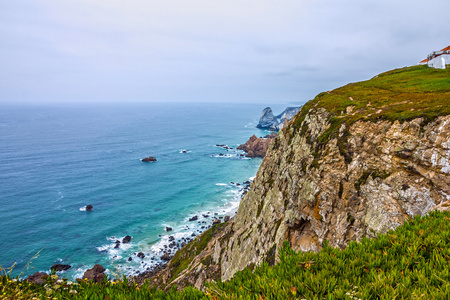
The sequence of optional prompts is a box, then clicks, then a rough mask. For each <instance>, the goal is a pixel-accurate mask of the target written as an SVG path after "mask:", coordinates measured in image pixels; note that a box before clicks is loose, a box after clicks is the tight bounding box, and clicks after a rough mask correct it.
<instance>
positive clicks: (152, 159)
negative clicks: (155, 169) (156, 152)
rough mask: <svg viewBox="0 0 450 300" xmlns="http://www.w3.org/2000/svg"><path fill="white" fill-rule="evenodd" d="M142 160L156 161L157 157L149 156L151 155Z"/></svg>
mask: <svg viewBox="0 0 450 300" xmlns="http://www.w3.org/2000/svg"><path fill="white" fill-rule="evenodd" d="M141 161H143V162H151V161H156V158H154V157H153V156H149V157H146V158H143V159H141Z"/></svg>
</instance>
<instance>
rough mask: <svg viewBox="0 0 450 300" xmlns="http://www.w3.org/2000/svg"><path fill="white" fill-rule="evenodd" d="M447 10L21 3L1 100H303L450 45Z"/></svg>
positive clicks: (294, 2)
mask: <svg viewBox="0 0 450 300" xmlns="http://www.w3.org/2000/svg"><path fill="white" fill-rule="evenodd" d="M448 11H450V2H448V1H444V0H432V1H428V2H427V4H426V6H424V5H423V2H422V1H408V2H406V3H405V2H403V1H387V0H382V1H373V0H369V1H357V0H350V1H343V2H335V1H331V0H324V1H312V0H286V1H280V2H275V1H268V0H265V1H254V0H250V1H236V0H229V1H226V2H221V1H217V2H211V1H202V0H191V1H189V2H181V1H173V0H168V1H164V2H160V1H151V0H149V1H144V0H133V1H128V2H126V3H125V2H123V1H119V0H115V1H111V0H110V1H106V0H89V1H88V0H67V1H64V2H62V1H58V0H44V1H39V3H37V2H36V1H31V0H17V1H3V2H2V3H1V4H0V25H1V26H0V42H1V45H2V47H1V48H0V65H1V68H0V103H1V104H5V103H28V104H30V103H34V104H39V103H91V102H92V103H121V102H136V103H146V102H226V103H229V102H232V103H261V104H268V105H269V104H271V103H302V102H305V101H307V100H309V99H312V98H313V97H314V96H315V95H316V94H318V93H320V92H322V91H326V90H330V89H334V88H337V87H339V86H341V85H344V84H347V83H349V82H355V81H362V80H367V79H370V78H371V77H373V76H375V75H376V74H379V73H381V72H384V71H387V70H390V69H394V68H400V67H404V66H411V65H414V64H416V63H418V62H419V61H420V60H422V59H424V58H426V56H427V55H428V54H429V53H430V52H432V51H434V50H440V49H442V48H444V47H446V46H448V45H450V40H449V39H448V38H449V37H450V28H448V26H446V25H447V24H446V20H447V14H448Z"/></svg>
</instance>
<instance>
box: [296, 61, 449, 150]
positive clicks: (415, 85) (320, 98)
mask: <svg viewBox="0 0 450 300" xmlns="http://www.w3.org/2000/svg"><path fill="white" fill-rule="evenodd" d="M317 107H323V108H325V109H326V110H327V111H329V112H330V113H331V119H330V122H331V126H330V128H329V129H328V130H327V131H326V132H325V133H324V134H323V136H322V137H320V138H319V140H320V141H322V142H323V141H326V140H327V139H328V138H329V137H332V136H334V134H335V133H336V131H337V129H338V128H339V127H340V126H341V124H343V123H346V125H347V128H348V126H350V125H351V124H353V123H354V122H356V121H358V120H371V121H377V120H391V121H394V120H399V121H404V120H411V119H414V118H418V117H423V118H424V119H425V122H429V121H432V120H433V119H435V118H436V117H438V116H442V115H448V114H450V68H447V69H444V70H440V69H433V68H428V67H427V66H413V67H406V68H402V69H396V70H392V71H388V72H385V73H382V74H380V75H378V76H375V77H374V78H372V79H370V80H367V81H361V82H357V83H350V84H348V85H345V86H343V87H340V88H337V89H335V90H332V91H329V92H323V93H320V94H319V95H317V96H316V97H315V98H314V99H313V100H311V101H309V102H308V103H307V104H306V105H305V106H304V107H303V108H302V110H301V112H300V113H299V114H298V115H297V116H296V118H295V120H294V121H293V126H294V128H295V129H296V130H299V129H300V126H301V123H302V122H303V120H304V118H305V116H306V114H307V112H308V111H309V109H311V108H317ZM347 107H352V109H353V110H352V112H351V113H349V114H347V113H346V109H347Z"/></svg>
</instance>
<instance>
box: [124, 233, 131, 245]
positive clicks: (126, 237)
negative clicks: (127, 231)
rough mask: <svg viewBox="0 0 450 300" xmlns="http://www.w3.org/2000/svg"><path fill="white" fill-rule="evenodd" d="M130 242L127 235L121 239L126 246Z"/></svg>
mask: <svg viewBox="0 0 450 300" xmlns="http://www.w3.org/2000/svg"><path fill="white" fill-rule="evenodd" d="M130 241H131V236H129V235H127V236H125V237H124V238H123V239H122V243H124V244H127V243H129V242H130Z"/></svg>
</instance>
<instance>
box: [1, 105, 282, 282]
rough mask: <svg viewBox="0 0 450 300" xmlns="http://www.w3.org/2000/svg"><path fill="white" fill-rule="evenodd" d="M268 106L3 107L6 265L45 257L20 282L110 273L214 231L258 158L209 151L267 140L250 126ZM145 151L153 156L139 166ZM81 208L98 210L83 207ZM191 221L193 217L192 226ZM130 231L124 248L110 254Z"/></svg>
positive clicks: (142, 264) (148, 262) (140, 267)
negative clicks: (55, 273) (38, 276)
mask: <svg viewBox="0 0 450 300" xmlns="http://www.w3.org/2000/svg"><path fill="white" fill-rule="evenodd" d="M263 108H264V106H259V105H254V104H253V105H246V104H240V105H236V104H145V105H143V104H134V105H119V104H117V105H106V106H100V105H85V106H21V107H19V106H4V105H3V106H1V107H0V203H1V209H0V226H1V228H2V230H0V241H1V243H0V249H1V251H0V264H1V266H2V267H9V266H11V265H13V264H14V263H17V265H16V266H15V268H14V273H13V274H14V275H18V274H19V273H20V271H21V270H22V269H23V268H24V266H25V264H26V263H27V262H28V261H29V260H30V258H32V257H33V255H34V254H36V253H37V252H38V251H40V250H41V252H40V254H39V257H38V258H37V259H35V260H33V261H32V264H31V266H32V267H34V269H28V270H25V272H24V273H25V274H26V275H27V274H31V273H34V272H35V271H38V270H39V271H49V267H50V266H51V265H53V264H55V263H63V264H69V265H71V266H72V268H71V269H70V270H69V271H67V272H65V273H64V276H65V277H69V278H75V277H81V276H82V274H83V272H84V271H85V270H86V269H88V268H91V267H92V266H93V265H94V264H96V263H100V264H102V265H103V266H104V267H105V268H107V269H108V273H109V274H110V275H114V274H127V275H132V274H137V272H142V271H144V270H146V269H148V268H151V266H153V265H154V264H155V263H158V262H159V261H160V260H159V257H160V256H161V255H162V250H163V249H164V245H167V244H168V238H169V236H170V235H172V236H174V237H175V241H176V242H177V243H181V242H182V241H183V240H182V239H183V238H187V237H190V236H191V235H192V233H196V234H198V233H199V232H200V231H203V230H204V229H205V228H201V226H205V227H207V226H210V223H211V221H212V216H213V215H214V213H217V215H216V217H219V216H222V217H223V216H225V215H233V214H234V211H235V210H236V208H237V205H238V201H239V199H240V194H241V193H242V189H241V188H240V187H239V186H236V185H235V184H231V183H230V182H234V183H237V182H239V183H242V182H244V181H246V180H248V179H249V178H251V177H253V176H255V174H256V171H257V169H258V167H259V165H260V163H261V159H245V158H243V157H242V156H240V154H241V153H240V152H239V151H237V150H235V149H233V150H226V149H223V148H220V147H216V146H215V145H216V144H226V145H228V146H230V147H233V148H235V147H236V146H237V145H239V144H241V143H244V142H245V141H246V140H247V139H248V138H249V137H250V136H251V135H252V134H256V135H257V136H262V135H265V134H267V132H266V131H263V130H259V129H256V128H255V126H256V124H257V122H258V119H259V116H260V113H261V111H262V109H263ZM282 109H283V106H282V105H280V106H279V107H275V110H276V111H280V112H281V111H282ZM183 150H186V151H183ZM220 154H222V155H220ZM147 156H154V157H155V158H157V160H158V161H157V162H156V163H144V162H141V161H140V159H141V158H144V157H147ZM88 204H91V205H93V207H94V210H93V211H91V212H87V211H85V210H84V207H85V206H86V205H88ZM208 213H209V215H208ZM194 215H197V216H198V217H199V220H198V221H196V222H189V221H188V218H189V217H192V216H194ZM203 215H208V217H207V218H205V217H203ZM198 222H200V223H198ZM202 222H205V223H202ZM167 226H169V227H172V228H173V231H172V232H166V231H165V228H166V227H167ZM126 235H130V236H132V240H131V243H129V244H121V245H120V247H119V248H117V249H115V248H114V246H115V241H116V239H119V240H121V239H122V238H123V237H124V236H126ZM138 252H143V253H144V254H145V258H144V259H140V258H138V257H137V256H136V253H138ZM130 257H131V258H132V260H131V261H129V258H130ZM152 258H153V259H152Z"/></svg>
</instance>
